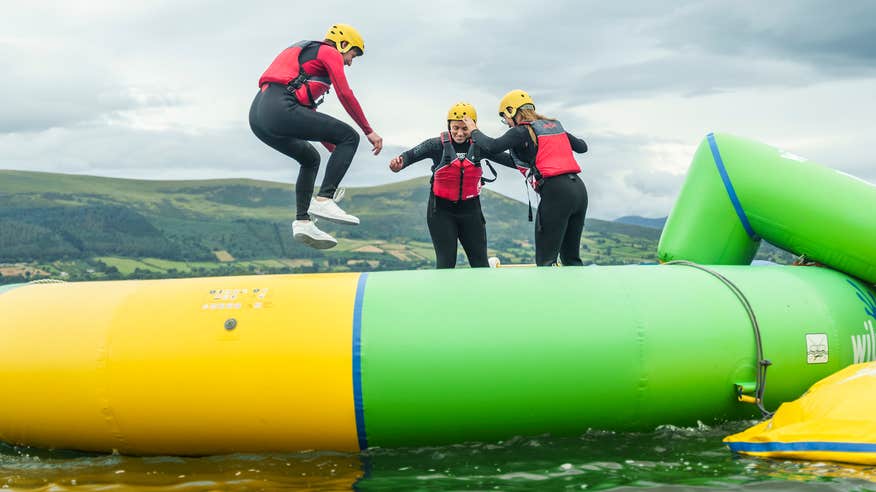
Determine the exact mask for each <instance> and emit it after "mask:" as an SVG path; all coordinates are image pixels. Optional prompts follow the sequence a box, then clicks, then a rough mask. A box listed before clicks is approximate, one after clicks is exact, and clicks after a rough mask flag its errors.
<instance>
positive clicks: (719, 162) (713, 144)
mask: <svg viewBox="0 0 876 492" xmlns="http://www.w3.org/2000/svg"><path fill="white" fill-rule="evenodd" d="M706 138H708V140H709V147H710V148H711V149H712V158H714V160H715V166H717V167H718V173H719V174H720V175H721V180H722V181H724V189H726V190H727V195H729V196H730V202H731V203H732V204H733V208H734V209H736V215H738V216H739V220H740V221H741V222H742V227H744V228H745V232H746V233H748V237H750V238H751V239H753V240H755V241H757V240H758V239H760V238H759V237H758V235H757V234H756V233H755V232H754V229H752V228H751V223H749V222H748V216H747V215H745V210H743V209H742V204H741V203H739V197H738V196H736V190H735V189H734V188H733V183H732V182H730V176H729V175H728V174H727V169H726V168H725V167H724V159H722V158H721V152H719V151H718V142H717V141H716V140H715V134H714V133H710V134H708V135H707V136H706Z"/></svg>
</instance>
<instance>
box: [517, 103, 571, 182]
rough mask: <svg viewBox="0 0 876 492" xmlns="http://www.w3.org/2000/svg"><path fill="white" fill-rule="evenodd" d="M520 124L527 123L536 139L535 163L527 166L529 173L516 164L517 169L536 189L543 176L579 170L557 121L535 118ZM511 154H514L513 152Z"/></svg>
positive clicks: (548, 176)
mask: <svg viewBox="0 0 876 492" xmlns="http://www.w3.org/2000/svg"><path fill="white" fill-rule="evenodd" d="M520 124H521V125H529V127H530V128H532V131H533V132H534V133H535V136H536V140H537V145H538V147H537V148H536V153H535V165H533V166H530V167H529V173H528V174H527V173H526V172H525V171H524V169H525V168H524V169H521V166H520V164H518V169H520V171H521V172H523V173H524V174H526V175H527V177H528V178H530V181H531V183H532V186H533V188H535V189H536V191H537V190H538V189H539V188H540V187H541V185H540V182H541V181H542V180H544V179H545V178H550V177H553V176H559V175H561V174H572V173H580V172H581V166H579V165H578V162H577V161H575V157H574V155H573V153H572V145H571V144H570V143H569V137H568V136H566V130H565V129H563V125H562V124H560V122H559V121H551V120H535V121H527V122H523V123H520ZM512 156H514V153H513V152H512ZM515 159H516V156H515Z"/></svg>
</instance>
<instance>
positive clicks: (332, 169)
mask: <svg viewBox="0 0 876 492" xmlns="http://www.w3.org/2000/svg"><path fill="white" fill-rule="evenodd" d="M363 54H365V42H364V41H363V40H362V36H361V35H360V34H359V31H357V30H356V29H354V28H353V27H352V26H348V25H347V24H335V25H333V26H332V27H331V28H329V30H328V32H327V33H326V35H325V39H324V40H323V41H301V42H298V43H295V44H293V45H292V46H290V47H289V48H286V49H285V50H283V52H282V53H280V54H279V55H278V56H277V58H276V59H275V60H274V61H273V63H271V65H270V66H269V67H268V69H267V70H266V71H265V73H264V74H262V76H261V78H260V79H259V92H258V94H256V97H255V100H254V101H253V102H252V107H251V108H250V110H249V125H250V128H252V131H253V133H255V135H256V136H257V137H258V138H259V139H260V140H261V141H262V142H265V143H266V144H268V145H269V146H271V147H273V148H274V149H276V150H278V151H280V152H282V153H283V154H286V155H287V156H289V157H291V158H293V159H295V160H296V161H298V163H299V164H301V169H300V171H299V172H298V180H297V182H296V184H295V202H296V207H297V209H298V212H297V215H296V217H295V219H296V220H295V222H293V223H292V235H293V237H294V238H295V239H296V240H298V241H300V242H302V243H304V244H307V245H308V246H311V247H314V248H319V249H326V248H331V247H333V246H335V245H336V244H337V243H338V242H337V241H335V239H334V238H333V237H331V236H330V235H329V234H326V233H325V232H323V231H321V230H319V229H318V228H317V227H316V225H315V224H314V223H313V222H312V221H311V220H310V216H314V217H319V218H322V219H325V220H329V221H332V222H337V223H340V224H358V223H359V219H358V218H357V217H354V216H352V215H350V214H348V213H346V212H344V211H343V210H341V208H340V207H338V205H337V203H336V202H335V200H336V199H337V200H340V195H341V194H340V193H338V197H337V198H335V194H336V193H335V192H336V191H337V190H338V185H339V184H340V183H341V180H342V179H343V178H344V175H345V174H346V173H347V169H348V168H349V167H350V163H351V162H352V161H353V155H354V154H355V153H356V149H357V147H358V146H359V134H358V133H356V131H355V130H353V128H352V127H351V126H350V125H348V124H346V123H344V122H342V121H340V120H337V119H335V118H332V117H331V116H328V115H325V114H321V113H317V112H316V108H317V106H319V104H320V103H322V100H323V99H324V96H325V94H326V93H327V92H328V91H329V88H330V87H331V85H332V84H334V86H335V90H336V91H337V93H338V99H340V100H341V104H342V105H343V106H344V109H346V110H347V113H348V114H349V115H350V117H351V118H353V120H354V121H355V122H356V124H358V125H359V127H360V128H361V129H362V132H363V133H364V134H365V137H366V138H367V139H368V141H369V142H371V145H373V146H374V148H373V152H374V155H377V154H379V153H380V149H382V148H383V139H382V138H381V137H380V135H378V134H377V132H375V131H374V130H373V129H372V128H371V126H370V125H369V124H368V120H367V119H365V114H364V113H363V112H362V108H361V107H360V106H359V102H358V101H357V100H356V96H354V95H353V91H352V90H350V86H349V84H347V78H346V76H345V75H344V66H350V65H352V64H353V59H354V58H356V57H357V56H362V55H363ZM309 142H322V143H323V145H324V146H325V147H326V148H327V149H328V150H329V152H331V157H329V160H328V164H327V165H326V170H325V177H324V178H323V181H322V186H320V188H319V194H318V195H317V197H316V198H313V197H312V195H313V186H314V183H315V182H316V173H317V171H319V153H317V151H316V149H315V148H314V147H313V145H311V144H310V143H309Z"/></svg>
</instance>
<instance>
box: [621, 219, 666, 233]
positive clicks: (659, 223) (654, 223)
mask: <svg viewBox="0 0 876 492" xmlns="http://www.w3.org/2000/svg"><path fill="white" fill-rule="evenodd" d="M666 219H667V217H657V218H654V219H649V218H647V217H640V216H638V215H627V216H624V217H620V218H618V219H615V220H614V222H620V223H621V224H632V225H637V226H641V227H650V228H652V229H659V230H661V231H662V230H663V226H664V225H666Z"/></svg>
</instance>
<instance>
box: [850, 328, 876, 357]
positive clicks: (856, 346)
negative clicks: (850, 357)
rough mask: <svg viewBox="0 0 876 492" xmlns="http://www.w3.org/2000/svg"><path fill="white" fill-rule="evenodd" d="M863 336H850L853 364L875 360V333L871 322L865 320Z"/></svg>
mask: <svg viewBox="0 0 876 492" xmlns="http://www.w3.org/2000/svg"><path fill="white" fill-rule="evenodd" d="M864 331H865V332H866V333H864V334H863V335H852V353H853V354H854V358H855V364H859V363H861V362H868V361H871V360H874V359H876V357H874V355H876V353H874V352H876V331H874V330H873V321H872V320H867V321H866V322H865V323H864Z"/></svg>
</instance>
